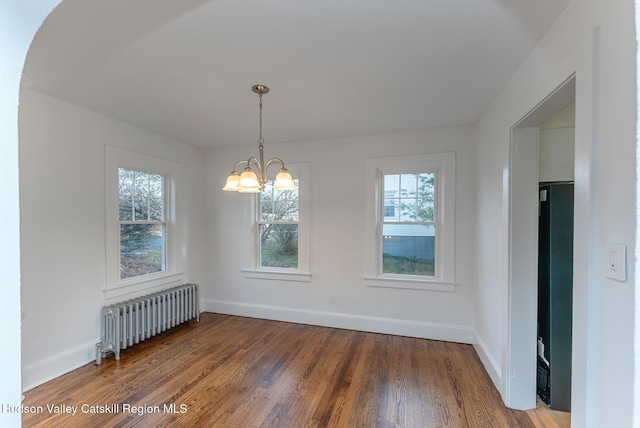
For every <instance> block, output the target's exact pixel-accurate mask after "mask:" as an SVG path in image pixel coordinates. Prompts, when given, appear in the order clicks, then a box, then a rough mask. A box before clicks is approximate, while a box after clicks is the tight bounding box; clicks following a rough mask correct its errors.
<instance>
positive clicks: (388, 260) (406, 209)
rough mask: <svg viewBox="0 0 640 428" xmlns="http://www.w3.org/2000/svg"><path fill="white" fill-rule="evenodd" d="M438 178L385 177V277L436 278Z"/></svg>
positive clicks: (425, 174) (415, 175)
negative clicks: (390, 275)
mask: <svg viewBox="0 0 640 428" xmlns="http://www.w3.org/2000/svg"><path fill="white" fill-rule="evenodd" d="M436 176H437V173H436V172H422V173H412V174H383V176H382V183H383V186H382V188H383V189H382V190H383V194H384V196H385V199H384V216H383V219H382V228H381V233H382V237H381V239H382V245H381V250H382V265H381V266H382V274H398V275H419V276H428V277H434V276H435V264H436V251H435V250H436V235H437V229H438V221H437V220H438V219H437V215H436V212H437V210H436V197H435V196H436V195H435V190H436ZM395 207H398V210H395ZM389 208H394V209H393V210H389Z"/></svg>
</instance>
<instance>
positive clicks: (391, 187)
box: [384, 174, 400, 198]
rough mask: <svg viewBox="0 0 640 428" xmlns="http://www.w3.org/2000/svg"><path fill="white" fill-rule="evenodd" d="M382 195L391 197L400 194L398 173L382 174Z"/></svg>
mask: <svg viewBox="0 0 640 428" xmlns="http://www.w3.org/2000/svg"><path fill="white" fill-rule="evenodd" d="M384 195H385V196H386V197H392V198H397V197H398V196H400V176H399V175H398V174H388V175H385V176H384Z"/></svg>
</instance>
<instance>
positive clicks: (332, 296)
mask: <svg viewBox="0 0 640 428" xmlns="http://www.w3.org/2000/svg"><path fill="white" fill-rule="evenodd" d="M335 302H336V295H335V294H333V293H331V294H329V303H335Z"/></svg>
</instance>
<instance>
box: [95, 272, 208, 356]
mask: <svg viewBox="0 0 640 428" xmlns="http://www.w3.org/2000/svg"><path fill="white" fill-rule="evenodd" d="M199 301H200V297H199V291H198V285H197V284H184V285H180V286H178V287H173V288H169V289H167V290H163V291H158V292H156V293H152V294H147V295H146V296H141V297H138V298H136V299H132V300H127V301H125V302H120V303H116V304H113V305H109V306H104V307H103V308H102V316H101V318H102V319H101V323H102V324H101V328H102V334H101V336H102V342H100V343H97V344H96V365H100V364H102V358H104V357H106V355H107V354H108V353H109V352H113V353H114V355H115V358H116V360H119V359H120V350H121V349H126V348H127V347H129V346H133V345H135V344H136V343H139V342H142V341H144V340H146V339H149V338H150V337H151V336H155V335H156V334H159V333H162V332H163V331H165V330H168V329H170V328H172V327H175V326H177V325H179V324H182V323H183V322H187V321H189V320H192V319H194V318H195V319H196V321H198V322H200V305H199Z"/></svg>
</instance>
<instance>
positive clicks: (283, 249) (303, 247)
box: [243, 163, 311, 282]
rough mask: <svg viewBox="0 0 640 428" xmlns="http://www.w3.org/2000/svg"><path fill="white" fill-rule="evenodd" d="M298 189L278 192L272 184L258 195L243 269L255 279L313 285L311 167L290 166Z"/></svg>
mask: <svg viewBox="0 0 640 428" xmlns="http://www.w3.org/2000/svg"><path fill="white" fill-rule="evenodd" d="M287 170H288V171H289V172H290V173H291V175H292V177H293V181H294V182H295V183H296V186H297V189H296V190H276V189H274V187H273V182H269V183H267V184H266V186H265V188H264V190H263V191H262V192H261V193H258V194H256V199H255V206H254V209H253V212H254V215H253V218H252V224H253V227H254V229H253V230H254V233H253V236H254V239H253V248H254V250H253V251H248V253H251V256H250V258H248V259H247V261H246V263H248V264H250V266H251V267H250V268H247V269H243V272H244V276H245V277H247V278H255V279H273V280H279V281H297V282H310V281H311V273H310V272H309V224H310V207H309V165H308V164H306V163H291V164H287Z"/></svg>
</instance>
